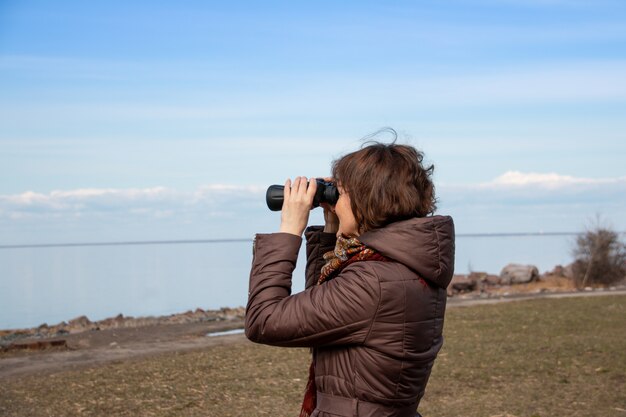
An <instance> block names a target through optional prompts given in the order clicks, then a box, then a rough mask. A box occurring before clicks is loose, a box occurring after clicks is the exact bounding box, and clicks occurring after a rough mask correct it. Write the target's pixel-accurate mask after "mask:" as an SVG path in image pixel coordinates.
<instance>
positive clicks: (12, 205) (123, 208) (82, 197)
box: [0, 184, 264, 219]
mask: <svg viewBox="0 0 626 417" xmlns="http://www.w3.org/2000/svg"><path fill="white" fill-rule="evenodd" d="M263 192H264V188H263V187H259V186H254V185H250V186H237V185H229V184H210V185H204V186H201V187H198V188H197V189H196V190H195V191H191V192H185V191H179V190H175V189H171V188H166V187H149V188H129V189H115V188H84V189H76V190H55V191H51V192H49V193H36V192H33V191H26V192H23V193H20V194H12V195H0V217H9V218H12V219H18V218H25V217H32V216H42V215H44V216H45V215H51V214H55V213H56V214H58V213H63V212H66V213H71V214H72V215H76V214H89V213H102V212H126V213H128V214H130V215H140V216H142V215H152V216H154V217H155V218H165V217H171V216H173V215H174V214H175V213H177V212H184V211H189V210H192V211H193V210H206V211H207V215H214V214H215V213H223V212H224V207H230V208H233V207H241V205H242V204H243V205H245V204H247V203H250V202H252V201H257V200H258V201H260V202H262V201H263V198H262V197H263V196H262V193H263ZM212 210H213V211H212Z"/></svg>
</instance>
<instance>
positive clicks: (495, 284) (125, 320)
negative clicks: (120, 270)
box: [0, 264, 626, 352]
mask: <svg viewBox="0 0 626 417" xmlns="http://www.w3.org/2000/svg"><path fill="white" fill-rule="evenodd" d="M603 289H604V288H603ZM619 289H626V282H622V283H621V284H620V285H618V286H615V287H611V288H607V290H619ZM577 290H580V289H577V288H576V287H575V286H574V283H573V280H572V278H571V267H563V266H557V267H555V268H554V269H553V270H552V271H549V272H545V273H543V274H539V271H538V269H537V268H536V267H535V266H533V265H519V264H509V265H507V266H506V267H504V268H503V269H502V271H501V272H500V274H499V275H494V274H489V273H486V272H472V273H470V274H457V275H455V276H454V277H453V279H452V281H451V283H450V285H449V287H448V297H449V298H451V299H461V300H468V299H469V300H472V299H475V300H480V299H491V298H503V297H515V296H519V295H532V294H545V293H559V292H572V291H577ZM584 290H586V291H592V290H594V289H593V288H585V289H584ZM244 316H245V308H244V307H236V308H228V307H223V308H221V309H219V310H203V309H201V308H197V309H196V310H189V311H186V312H184V313H178V314H170V315H167V316H147V317H131V316H124V315H123V314H118V315H117V316H115V317H111V318H107V319H104V320H99V321H91V320H89V318H88V317H87V316H80V317H76V318H74V319H72V320H69V321H67V322H65V321H63V322H61V323H58V324H55V325H52V326H49V325H48V324H46V323H44V324H42V325H40V326H38V327H34V328H30V329H19V330H0V351H3V352H6V351H10V350H16V349H24V348H26V349H35V350H40V349H45V348H48V347H53V346H52V345H53V341H55V340H54V339H62V338H64V337H67V336H69V335H76V334H79V333H84V332H100V331H107V330H115V329H136V328H143V327H147V326H169V325H184V324H194V323H195V324H202V323H204V324H207V325H211V327H212V328H215V327H216V325H217V324H220V323H221V324H224V325H225V326H226V327H228V329H230V328H231V327H232V326H233V325H235V324H236V325H237V326H239V327H241V326H242V325H243V319H244ZM217 327H224V326H217ZM46 341H50V342H46ZM26 342H27V343H26Z"/></svg>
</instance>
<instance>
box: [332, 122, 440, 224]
mask: <svg viewBox="0 0 626 417" xmlns="http://www.w3.org/2000/svg"><path fill="white" fill-rule="evenodd" d="M394 133H395V132H394ZM368 143H369V144H368ZM368 143H366V144H365V145H367V146H365V145H364V147H363V148H361V149H360V150H358V151H356V152H352V153H349V154H347V155H345V156H343V157H341V158H340V159H338V160H335V161H334V162H333V165H332V175H333V178H334V179H335V181H337V182H338V183H339V184H340V185H341V187H342V188H343V189H344V190H345V191H346V192H348V193H349V194H350V202H351V206H352V212H353V213H354V217H355V219H356V221H357V224H359V228H360V232H361V233H362V232H366V231H368V230H370V229H376V228H380V227H383V226H385V225H387V224H389V223H393V222H395V221H399V220H405V219H410V218H413V217H425V216H427V215H428V214H432V213H433V212H434V211H435V208H436V202H435V186H434V185H433V182H432V180H431V176H432V173H433V170H434V166H433V165H430V166H429V167H424V166H423V165H422V161H423V159H424V154H423V153H422V152H419V151H418V150H417V149H415V148H414V147H412V146H409V145H396V144H395V141H394V142H393V143H390V144H384V143H379V142H368Z"/></svg>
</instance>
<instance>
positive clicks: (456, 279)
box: [448, 275, 478, 294]
mask: <svg viewBox="0 0 626 417" xmlns="http://www.w3.org/2000/svg"><path fill="white" fill-rule="evenodd" d="M477 285H478V283H477V281H476V279H475V278H470V276H467V275H455V276H453V277H452V281H451V282H450V286H449V287H448V288H449V289H450V290H451V293H452V294H459V293H463V292H470V291H474V290H475V289H476V287H477Z"/></svg>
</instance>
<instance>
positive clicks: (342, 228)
mask: <svg viewBox="0 0 626 417" xmlns="http://www.w3.org/2000/svg"><path fill="white" fill-rule="evenodd" d="M337 189H338V190H339V200H337V204H335V214H337V217H338V218H339V231H338V234H341V235H344V236H358V235H359V225H358V224H357V223H356V219H355V218H354V213H352V207H350V195H348V193H347V192H346V190H344V189H343V187H342V186H341V185H337Z"/></svg>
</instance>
